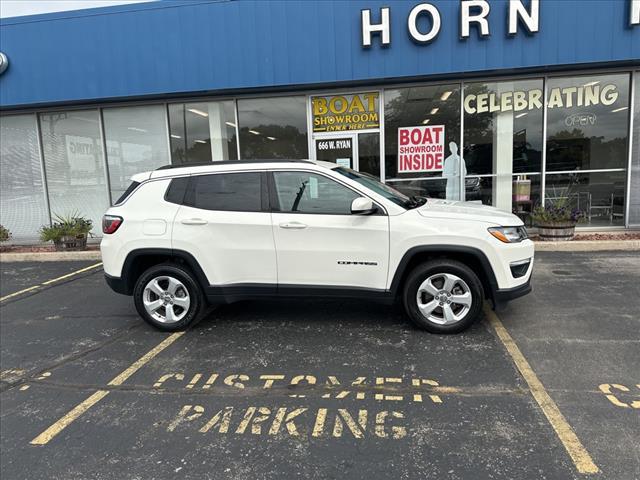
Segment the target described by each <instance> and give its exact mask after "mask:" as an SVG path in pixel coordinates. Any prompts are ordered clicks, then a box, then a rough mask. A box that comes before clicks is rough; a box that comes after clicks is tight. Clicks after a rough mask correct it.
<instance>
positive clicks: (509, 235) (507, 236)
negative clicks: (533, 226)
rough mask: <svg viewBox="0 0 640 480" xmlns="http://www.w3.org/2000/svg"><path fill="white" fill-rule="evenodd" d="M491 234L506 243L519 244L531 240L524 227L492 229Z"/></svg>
mask: <svg viewBox="0 0 640 480" xmlns="http://www.w3.org/2000/svg"><path fill="white" fill-rule="evenodd" d="M489 233H490V234H491V235H493V236H494V237H496V238H497V239H498V240H500V241H501V242H504V243H518V242H521V241H522V240H524V239H526V238H529V237H528V235H527V229H526V228H524V227H492V228H490V229H489Z"/></svg>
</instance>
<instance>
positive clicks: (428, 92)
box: [384, 84, 463, 200]
mask: <svg viewBox="0 0 640 480" xmlns="http://www.w3.org/2000/svg"><path fill="white" fill-rule="evenodd" d="M384 135H385V137H384V139H385V141H384V149H385V181H386V182H387V183H389V184H390V185H392V186H393V187H394V188H396V189H398V190H400V191H401V192H403V193H405V194H406V195H410V196H411V195H418V196H428V197H434V198H449V199H456V200H457V199H459V198H460V182H461V177H460V175H461V167H462V165H463V164H462V162H461V159H460V152H459V146H460V87H459V85H458V84H450V85H437V86H425V87H411V88H399V89H394V90H385V92H384ZM462 174H463V173H462Z"/></svg>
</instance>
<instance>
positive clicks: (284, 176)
mask: <svg viewBox="0 0 640 480" xmlns="http://www.w3.org/2000/svg"><path fill="white" fill-rule="evenodd" d="M273 177H274V181H275V196H276V199H277V205H276V207H275V208H276V209H277V210H279V211H281V212H297V213H321V214H327V215H350V214H351V202H353V200H354V199H355V198H358V197H359V196H360V195H359V194H358V193H356V192H354V191H353V190H351V189H350V188H347V187H345V186H344V185H340V184H339V183H338V182H335V181H333V180H331V179H329V178H326V177H324V176H322V175H316V174H313V173H308V172H276V173H274V174H273Z"/></svg>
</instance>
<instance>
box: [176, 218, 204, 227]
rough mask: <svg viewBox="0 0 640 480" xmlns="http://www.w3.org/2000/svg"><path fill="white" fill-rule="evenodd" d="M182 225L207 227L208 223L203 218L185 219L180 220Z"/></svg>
mask: <svg viewBox="0 0 640 480" xmlns="http://www.w3.org/2000/svg"><path fill="white" fill-rule="evenodd" d="M180 223H182V224H183V225H206V224H207V221H206V220H203V219H202V218H185V219H184V220H180Z"/></svg>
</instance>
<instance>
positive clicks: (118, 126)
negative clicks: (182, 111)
mask: <svg viewBox="0 0 640 480" xmlns="http://www.w3.org/2000/svg"><path fill="white" fill-rule="evenodd" d="M102 118H103V123H104V133H105V139H106V143H107V162H108V165H109V180H110V184H111V198H112V199H113V200H114V201H115V200H116V199H117V198H119V197H120V196H121V195H122V194H123V193H124V191H125V190H126V189H127V186H128V185H129V183H130V182H129V179H130V178H131V176H132V175H134V174H136V173H140V172H145V171H149V170H155V169H156V168H158V167H161V166H163V165H167V164H169V163H171V161H170V160H169V147H168V145H167V119H166V113H165V109H164V107H163V106H162V105H149V106H144V107H125V108H105V109H104V110H103V111H102Z"/></svg>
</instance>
